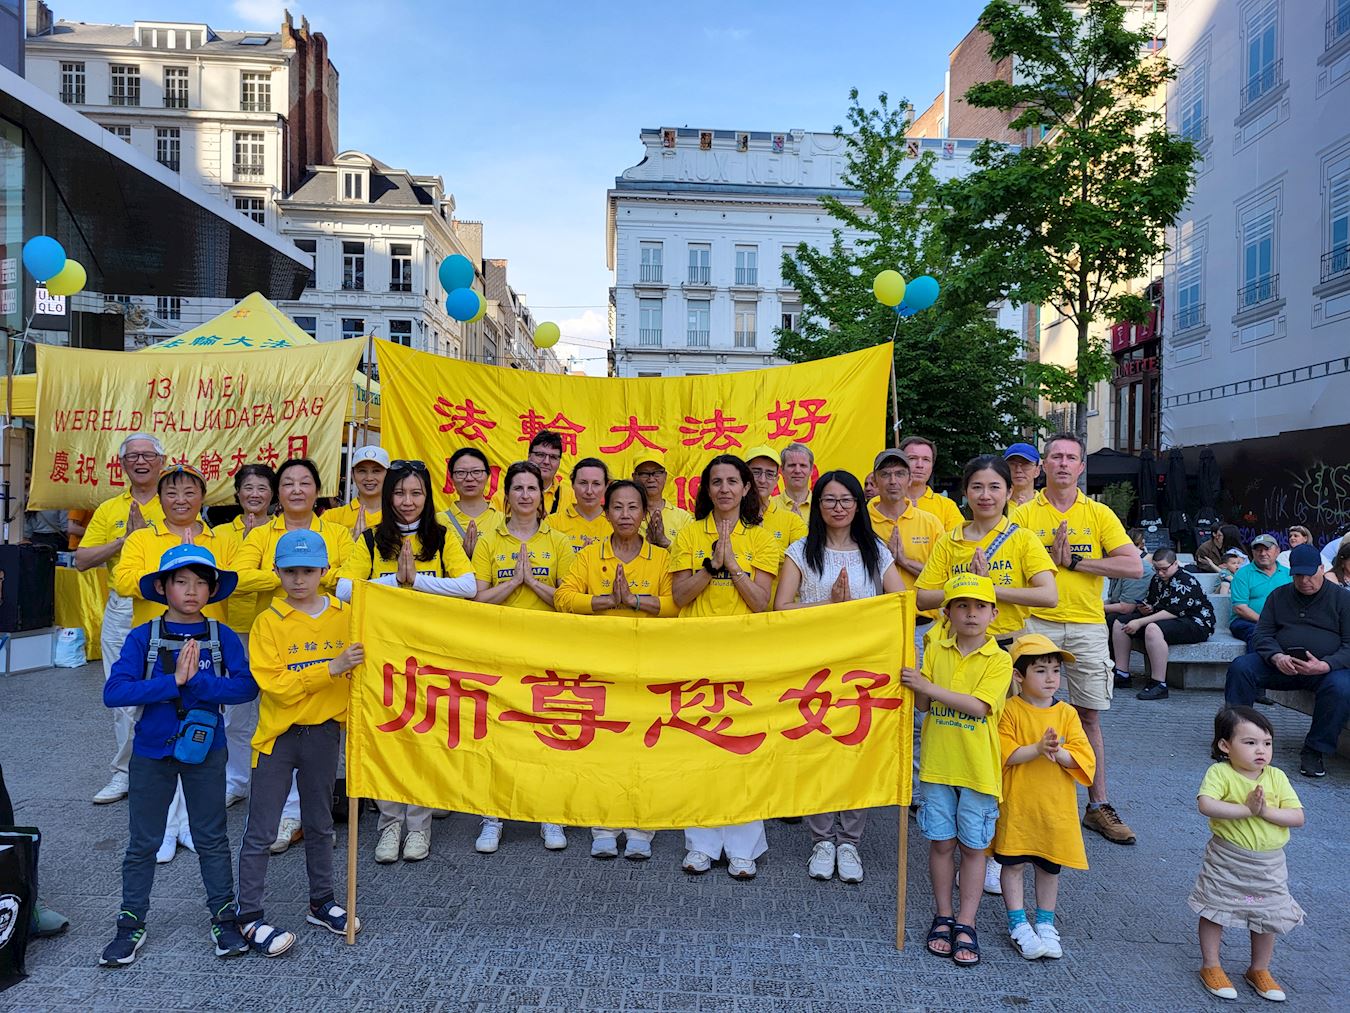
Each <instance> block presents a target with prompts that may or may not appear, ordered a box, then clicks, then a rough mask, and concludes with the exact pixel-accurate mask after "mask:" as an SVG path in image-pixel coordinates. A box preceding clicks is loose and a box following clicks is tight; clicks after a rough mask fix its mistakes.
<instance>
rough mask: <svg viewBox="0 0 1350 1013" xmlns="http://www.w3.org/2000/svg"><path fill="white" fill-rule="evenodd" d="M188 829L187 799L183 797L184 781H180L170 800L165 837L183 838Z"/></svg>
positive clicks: (166, 838) (165, 823)
mask: <svg viewBox="0 0 1350 1013" xmlns="http://www.w3.org/2000/svg"><path fill="white" fill-rule="evenodd" d="M187 831H188V811H187V800H186V799H184V798H183V782H182V781H181V780H180V781H179V782H178V787H177V788H176V789H174V793H173V799H172V800H171V801H170V802H169V813H168V816H167V818H166V819H165V822H164V839H165V840H166V841H167V840H168V839H169V838H170V837H177V838H181V837H182V836H183V835H184V834H185V833H187Z"/></svg>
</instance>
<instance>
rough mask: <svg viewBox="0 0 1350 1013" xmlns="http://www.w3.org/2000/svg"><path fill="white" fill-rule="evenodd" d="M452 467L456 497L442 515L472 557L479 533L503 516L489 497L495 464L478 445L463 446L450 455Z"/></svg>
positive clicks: (450, 467) (465, 550) (451, 475)
mask: <svg viewBox="0 0 1350 1013" xmlns="http://www.w3.org/2000/svg"><path fill="white" fill-rule="evenodd" d="M449 470H450V481H451V482H453V483H454V485H455V498H454V499H453V500H451V501H450V506H449V507H448V508H447V509H446V511H445V513H443V514H442V515H441V516H442V517H444V518H445V523H446V526H447V527H449V528H450V529H451V530H452V531H454V532H455V534H456V536H458V538H459V541H460V544H461V545H462V546H464V554H465V555H466V556H468V557H469V558H470V559H472V558H473V551H474V549H476V548H477V547H478V536H479V535H481V534H482V533H483V532H484V531H489V530H491V529H492V528H495V527H496V526H497V524H498V523H499V522H500V521H501V519H502V512H501V511H500V510H498V509H497V506H496V503H495V502H494V501H493V500H491V499H489V498H488V486H489V484H490V482H491V479H492V465H490V464H489V463H488V459H487V455H486V454H484V453H483V452H482V451H481V450H479V449H478V448H477V447H460V448H459V449H458V450H456V451H455V452H454V453H453V454H451V455H450V465H449Z"/></svg>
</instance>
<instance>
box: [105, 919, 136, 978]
mask: <svg viewBox="0 0 1350 1013" xmlns="http://www.w3.org/2000/svg"><path fill="white" fill-rule="evenodd" d="M144 945H145V922H143V921H141V920H140V919H139V918H137V917H136V916H135V915H134V914H132V913H131V912H130V911H123V912H121V913H120V914H119V915H118V916H117V938H116V939H114V940H113V941H112V942H111V943H109V944H108V945H107V946H105V947H104V948H103V956H101V957H99V958H98V966H99V967H126V966H127V965H128V964H130V963H132V962H133V961H134V960H135V959H136V952H137V951H138V950H139V949H140V948H141V947H142V946H144Z"/></svg>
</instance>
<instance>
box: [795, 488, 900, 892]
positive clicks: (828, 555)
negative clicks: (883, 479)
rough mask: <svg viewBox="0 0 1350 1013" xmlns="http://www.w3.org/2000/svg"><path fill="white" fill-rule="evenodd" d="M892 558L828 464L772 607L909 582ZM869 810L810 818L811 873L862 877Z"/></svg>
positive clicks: (858, 492) (849, 879) (862, 505)
mask: <svg viewBox="0 0 1350 1013" xmlns="http://www.w3.org/2000/svg"><path fill="white" fill-rule="evenodd" d="M894 563H895V560H894V558H893V557H892V556H891V552H890V549H888V548H887V547H886V546H885V545H884V544H883V543H882V541H881V540H880V539H879V538H877V536H876V534H875V533H874V532H873V531H872V519H871V517H869V516H868V512H867V501H866V499H865V498H864V494H863V487H862V484H861V483H860V482H859V481H858V480H857V479H856V478H854V477H853V475H851V474H850V473H849V472H847V471H827V472H825V474H823V475H821V476H820V478H818V479H817V480H816V484H815V488H814V489H813V490H812V491H811V514H810V517H809V518H808V520H807V522H806V537H805V538H801V539H798V540H797V541H795V542H793V543H792V544H791V545H789V546H788V549H787V556H786V558H785V559H784V560H783V569H782V572H781V573H779V575H778V597H777V600H776V601H775V602H774V608H775V609H777V610H779V611H782V610H783V609H799V608H811V607H813V606H816V605H826V604H829V603H831V602H844V601H854V600H856V599H858V598H872V597H875V596H876V595H879V594H889V593H891V592H894V591H903V590H904V589H905V582H904V579H903V578H901V576H900V571H899V570H898V569H896V567H895V565H894ZM866 823H867V810H865V809H846V810H844V811H842V812H831V813H820V814H818V815H814V816H807V817H806V826H807V829H808V830H810V831H811V839H812V842H813V847H812V850H811V859H810V861H809V862H808V863H807V866H806V872H807V875H809V876H810V877H811V878H812V879H821V880H825V879H829V878H831V877H832V876H833V875H834V874H835V872H836V871H837V872H838V873H839V879H840V880H841V881H842V882H844V883H861V882H862V878H863V866H862V858H861V857H860V856H859V854H858V845H859V844H860V843H861V841H862V834H863V828H864V827H865V826H866Z"/></svg>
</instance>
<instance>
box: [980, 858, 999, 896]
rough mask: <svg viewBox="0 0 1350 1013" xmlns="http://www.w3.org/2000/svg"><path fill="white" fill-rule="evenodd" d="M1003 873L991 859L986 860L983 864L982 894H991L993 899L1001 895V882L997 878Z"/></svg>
mask: <svg viewBox="0 0 1350 1013" xmlns="http://www.w3.org/2000/svg"><path fill="white" fill-rule="evenodd" d="M1002 873H1003V866H1001V865H999V864H998V863H997V862H996V861H994V860H993V859H992V858H990V859H986V860H985V863H984V892H985V893H992V894H993V895H994V896H995V897H1000V896H1002V895H1003V881H1002V879H1000V878H999V877H1000V876H1001V875H1002Z"/></svg>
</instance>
